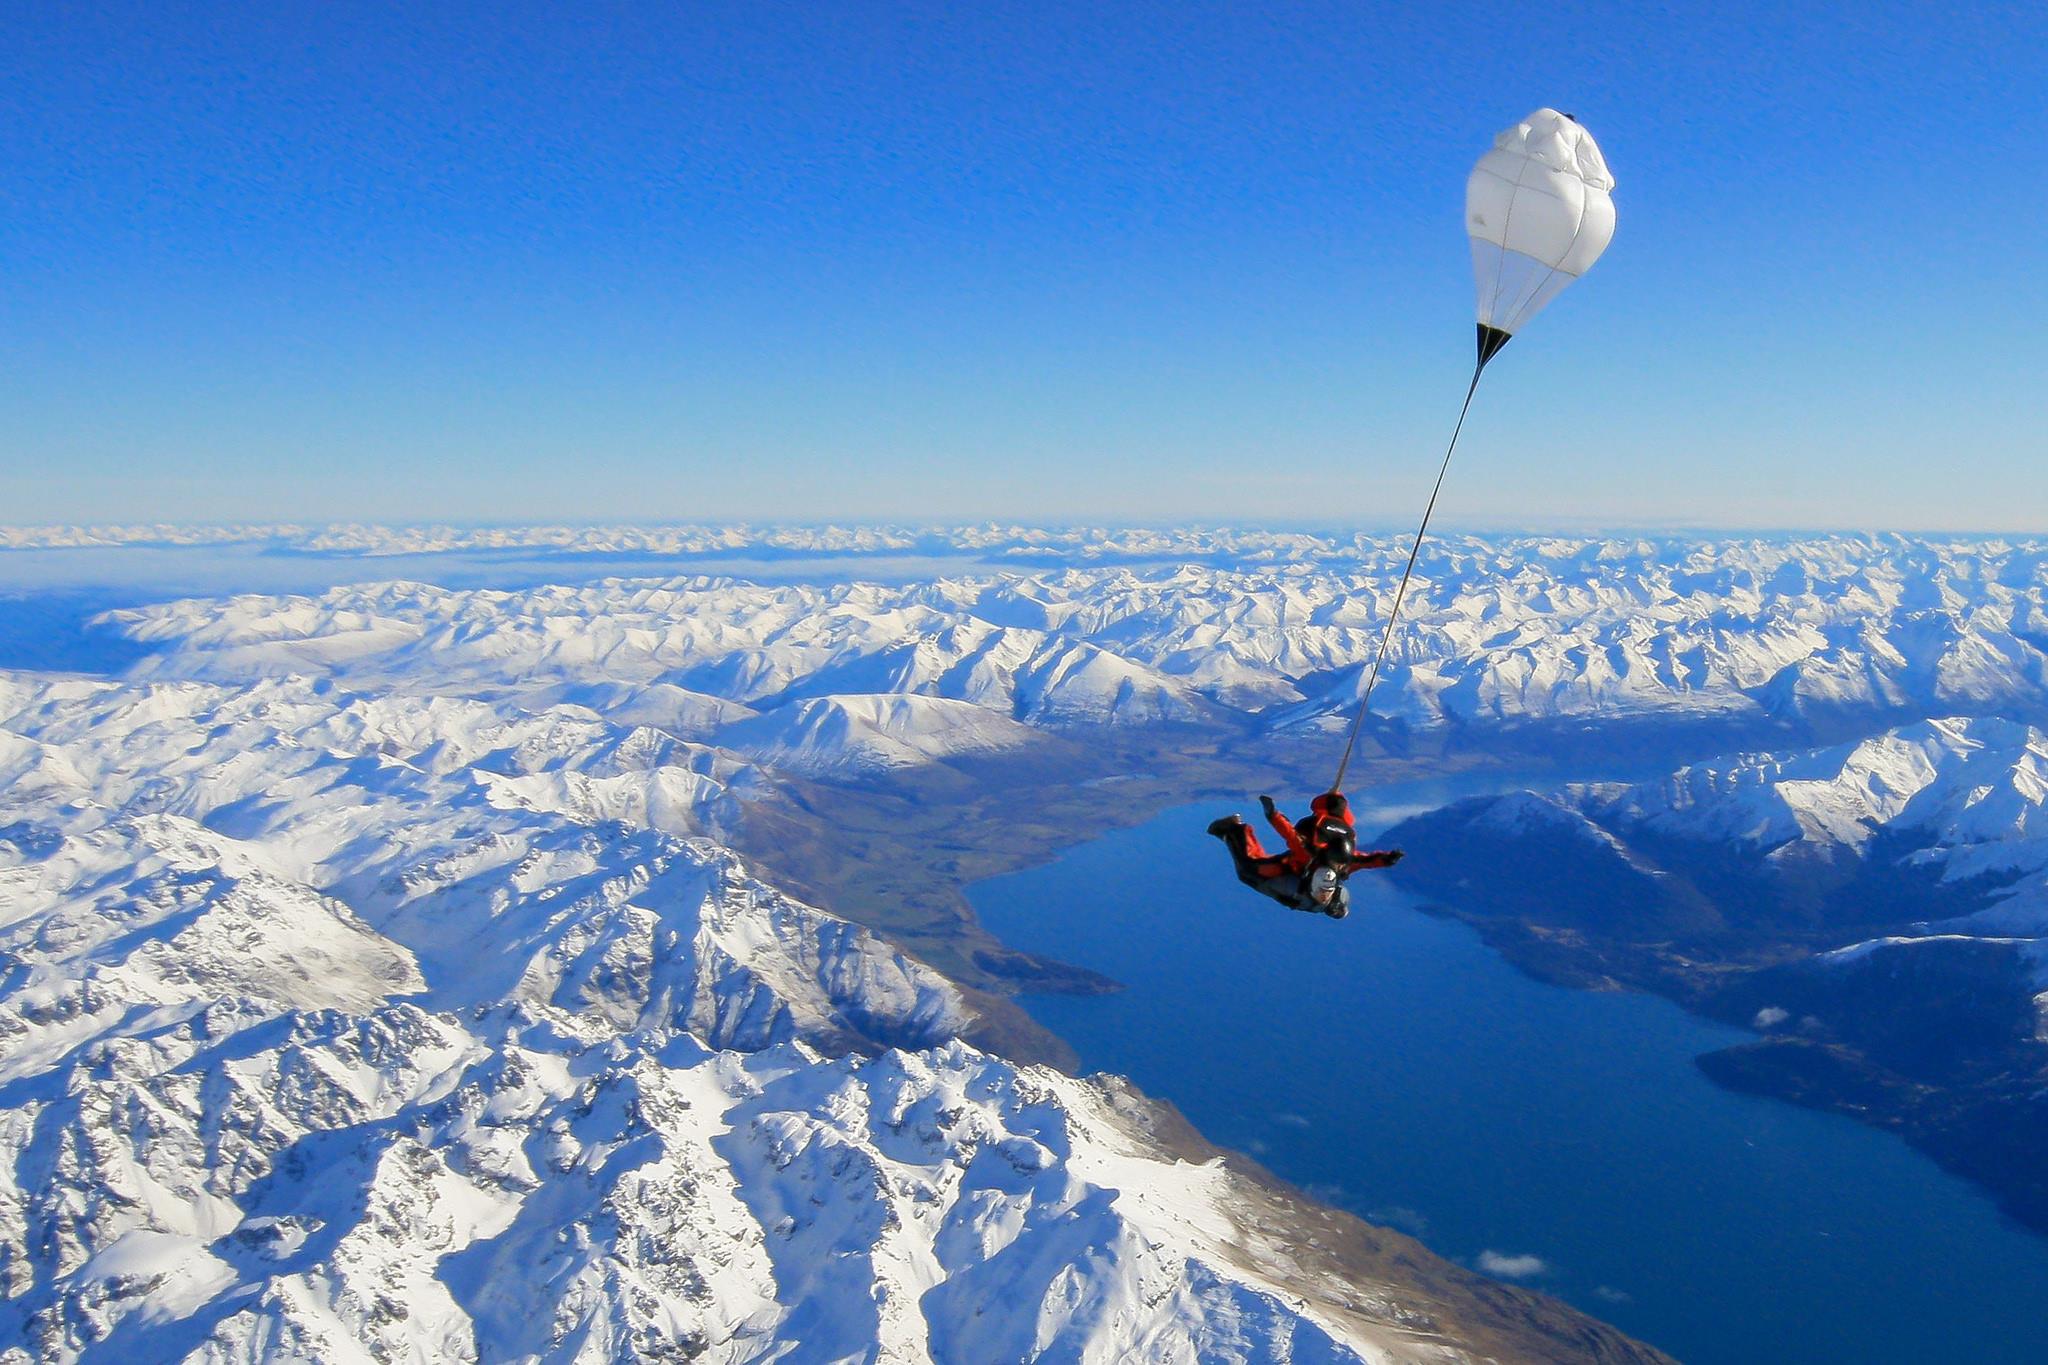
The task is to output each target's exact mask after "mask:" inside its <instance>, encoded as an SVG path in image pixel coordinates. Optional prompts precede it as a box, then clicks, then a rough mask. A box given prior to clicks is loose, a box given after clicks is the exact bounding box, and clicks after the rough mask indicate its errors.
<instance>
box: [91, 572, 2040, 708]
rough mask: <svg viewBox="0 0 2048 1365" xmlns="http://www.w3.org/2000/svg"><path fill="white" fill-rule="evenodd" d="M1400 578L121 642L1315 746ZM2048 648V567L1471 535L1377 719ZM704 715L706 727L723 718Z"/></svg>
mask: <svg viewBox="0 0 2048 1365" xmlns="http://www.w3.org/2000/svg"><path fill="white" fill-rule="evenodd" d="M958 539H959V541H960V543H961V544H965V543H967V542H968V541H970V540H971V539H972V538H971V537H966V536H964V535H962V536H961V537H959V538H958ZM1164 539H1167V541H1168V545H1169V546H1171V545H1173V544H1183V543H1184V541H1185V540H1186V538H1184V540H1183V541H1173V540H1171V538H1164ZM435 543H439V542H435ZM1199 543H1200V540H1199V538H1195V539H1194V540H1193V542H1192V544H1184V548H1192V545H1198V544H1199ZM849 562H852V563H857V562H858V561H857V557H856V558H855V559H852V560H850V561H849ZM1399 567H1400V566H1399V547H1398V546H1397V545H1395V544H1394V543H1392V542H1391V541H1390V542H1388V543H1386V544H1385V545H1381V544H1380V543H1379V542H1364V543H1361V544H1358V545H1354V546H1351V547H1349V548H1348V549H1345V550H1342V552H1339V551H1338V550H1335V549H1331V548H1330V547H1328V546H1325V547H1324V548H1323V551H1322V557H1320V558H1309V559H1305V560H1303V561H1302V562H1299V563H1293V562H1290V563H1286V564H1275V565H1270V566H1266V567H1244V566H1243V561H1240V562H1239V566H1237V567H1212V566H1205V565H1192V564H1190V565H1182V566H1180V567H1121V568H1101V567H1097V568H1077V569H1067V570H1049V571H1042V572H1034V573H1023V572H1005V573H987V572H967V573H964V574H962V575H961V576H958V577H951V578H943V579H940V580H938V581H936V582H921V583H917V584H913V585H909V586H883V585H878V584H861V583H854V584H843V585H837V586H806V585H784V586H767V585H760V584H748V583H740V582H736V581H733V580H730V579H720V578H704V577H696V578H677V579H671V580H665V581H649V580H612V581H606V582H600V583H596V584H592V585H587V586H581V587H551V588H540V589H533V590H529V591H522V592H491V591H450V590H445V589H439V588H428V587H423V586H420V585H417V584H382V585H374V586H364V587H350V588H342V589H336V590H334V591H332V592H328V593H325V594H322V595H319V596H315V597H300V598H270V597H248V598H238V599H235V600H233V601H231V602H229V603H227V604H225V605H223V604H220V603H218V602H211V601H209V602H203V603H182V604H180V603H173V604H166V605H163V606H157V607H150V608H146V609H142V610H138V611H131V612H122V613H117V614H115V615H114V617H113V618H111V619H110V621H109V622H108V626H109V628H111V629H116V630H119V631H120V632H122V633H124V634H125V635H127V636H128V637H130V638H131V639H133V640H134V641H137V642H140V643H144V644H147V645H149V646H150V647H151V648H152V649H154V650H156V651H158V654H157V657H156V658H155V659H154V660H153V661H152V663H151V665H150V666H151V667H152V668H154V669H155V670H156V671H157V672H158V674H159V675H161V676H210V677H223V678H227V677H233V678H242V677H250V676H260V675H263V674H272V673H294V672H299V673H316V674H321V675H325V676H331V677H335V678H338V679H342V680H345V681H347V682H349V683H350V684H351V685H354V686H360V687H365V688H373V689H376V690H385V689H390V688H419V687H426V688H431V689H434V690H437V691H441V692H460V693H465V694H470V695H483V694H486V693H489V692H490V691H491V690H492V689H497V691H498V692H499V693H502V692H503V690H504V689H505V688H507V687H513V686H528V687H533V686H543V685H547V686H554V687H557V688H566V687H573V686H583V687H589V686H602V687H610V688H617V687H641V688H646V687H653V686H657V685H659V686H662V687H667V688H675V689H680V690H681V691H683V692H685V693H694V694H698V695H707V694H708V695H710V696H712V697H716V698H719V699H722V700H724V701H725V702H727V703H739V704H742V705H744V706H746V707H748V708H752V709H754V710H774V709H776V708H778V707H782V706H787V705H789V704H791V703H793V702H796V701H801V700H805V699H809V698H815V697H826V696H835V697H845V696H853V695H876V694H891V695H896V694H913V695H922V696H931V697H940V698H946V699H950V700H955V701H966V702H972V703H974V704H976V705H979V706H983V707H986V708H989V709H991V710H994V711H997V712H1000V713H1002V714H1003V715H1006V716H1008V717H1009V718H1011V719H1014V720H1017V721H1021V722H1024V723H1026V724H1032V725H1041V726H1055V727H1061V726H1068V727H1071V726H1077V725H1095V724H1100V723H1103V722H1113V723H1118V724H1153V723H1161V722H1167V723H1211V722H1218V721H1222V722H1227V723H1236V724H1249V725H1254V726H1257V727H1262V728H1263V727H1289V726H1306V727H1317V726H1328V725H1333V724H1335V723H1337V718H1338V717H1339V716H1340V715H1341V714H1342V713H1343V712H1344V711H1345V710H1346V709H1347V708H1348V707H1349V706H1350V705H1351V704H1352V702H1353V701H1354V700H1355V698H1356V696H1357V693H1358V688H1359V686H1360V683H1361V679H1362V671H1363V666H1364V664H1365V663H1366V662H1367V661H1368V660H1369V659H1370V658H1371V657H1372V654H1373V651H1374V649H1375V648H1376V647H1377V645H1378V642H1379V632H1380V627H1381V624H1382V622H1383V620H1384V615H1383V613H1384V612H1385V611H1386V610H1387V609H1388V608H1389V607H1390V606H1391V604H1392V599H1393V594H1394V588H1395V584H1396V581H1397V579H1398V574H1399ZM2044 650H2048V547H2042V546H2037V545H2031V544H2028V545H2015V544H2011V543H2007V542H1995V541H1994V542H1944V541H1913V540H1903V539H1899V538H1895V537H1881V538H1861V537H1830V538H1818V539H1809V540H1797V541H1771V540H1755V541H1673V540H1640V541H1619V540H1569V539H1558V538H1549V539H1531V538H1521V539H1516V538H1502V539H1493V540H1488V539H1479V538H1469V537H1468V538H1453V539H1447V540H1443V541H1438V542H1432V544H1431V545H1430V546H1429V547H1428V548H1427V549H1426V550H1425V553H1424V555H1423V557H1422V559H1421V562H1420V564H1419V566H1418V578H1417V581H1416V585H1415V587H1414V589H1413V591H1412V594H1411V597H1410V608H1409V615H1408V617H1407V620H1406V624H1405V625H1404V628H1403V629H1402V631H1400V632H1399V633H1398V634H1397V636H1396V640H1395V648H1394V653H1393V656H1392V658H1391V661H1390V673H1389V675H1388V677H1387V679H1386V680H1385V682H1384V683H1383V685H1382V688H1381V690H1380V692H1379V694H1378V698H1379V701H1378V702H1376V706H1379V708H1380V709H1381V710H1382V711H1383V713H1384V714H1387V715H1390V716H1395V717H1399V718H1401V719H1403V720H1405V721H1407V722H1408V723H1410V724H1412V725H1438V724H1455V725H1459V726H1466V727H1473V726H1478V727H1485V726H1493V725H1501V724H1514V723H1520V722H1541V721H1559V720H1573V719H1578V718H1588V717H1599V718H1641V719H1665V720H1670V719H1691V720H1696V719H1706V720H1731V721H1756V720H1763V719H1773V718H1775V719H1780V720H1797V719H1799V718H1802V717H1808V716H1814V715H1828V714H1834V713H1846V714H1862V713H1874V714H1883V715H1886V716H1889V717H1891V718H1894V719H1897V718H1900V717H1914V716H1919V717H1932V716H1939V715H1951V714H1980V713H2001V712H2003V713H2025V714H2028V715H2036V714H2038V715H2041V716H2048V652H2044ZM705 719H706V724H705V727H704V728H703V729H702V730H701V731H700V732H699V733H701V734H706V735H708V734H710V733H713V732H714V731H715V726H716V724H717V723H718V717H717V716H716V715H715V713H709V712H707V714H706V718H705Z"/></svg>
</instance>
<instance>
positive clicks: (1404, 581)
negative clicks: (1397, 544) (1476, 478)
mask: <svg viewBox="0 0 2048 1365" xmlns="http://www.w3.org/2000/svg"><path fill="white" fill-rule="evenodd" d="M1502 339H1503V340H1505V338H1502ZM1482 344H1483V340H1482ZM1493 349H1494V350H1495V351H1498V350H1499V349H1500V348H1499V347H1498V346H1495V347H1494V348H1493ZM1491 359H1493V357H1492V356H1491V355H1489V354H1487V353H1486V351H1485V350H1482V351H1481V352H1480V356H1479V363H1478V364H1477V365H1476V366H1474V367H1473V369H1472V383H1471V385H1470V386H1469V387H1468V388H1467V389H1466V390H1465V404H1464V406H1463V407H1461V408H1459V409H1458V424H1457V425H1456V426H1455V427H1452V428H1451V443H1450V444H1449V445H1447V446H1445V447H1444V459H1443V463H1442V464H1440V465H1438V466H1437V470H1436V487H1434V488H1432V489H1430V490H1429V503H1428V505H1427V506H1425V507H1424V508H1423V509H1422V524H1421V525H1420V526H1418V527H1416V528H1415V543H1414V544H1413V545H1410V546H1409V547H1408V563H1407V565H1406V566H1405V567H1404V568H1403V569H1402V570H1401V586H1400V587H1399V588H1396V589H1395V590H1394V609H1393V610H1392V611H1390V612H1388V613H1387V624H1386V628H1385V629H1384V630H1382V631H1381V632H1380V651H1379V654H1378V655H1377V656H1375V657H1374V659H1373V661H1372V671H1371V672H1370V673H1368V674H1367V675H1366V678H1365V694H1364V695H1363V696H1361V697H1360V698H1359V699H1358V715H1357V717H1356V718H1355V719H1354V720H1353V721H1352V722H1351V734H1350V736H1349V737H1348V738H1347V739H1346V740H1345V741H1344V757H1342V758H1341V759H1339V760H1337V775H1336V776H1335V777H1333V778H1331V779H1330V790H1331V791H1332V792H1337V791H1342V790H1343V788H1344V773H1345V771H1346V770H1347V769H1348V768H1350V766H1351V751H1352V750H1353V749H1354V748H1356V747H1357V746H1358V735H1359V732H1360V731H1361V730H1363V729H1364V728H1365V716H1366V712H1368V711H1370V710H1371V709H1372V690H1373V688H1374V687H1376V686H1378V684H1379V680H1380V666H1381V665H1382V664H1384V663H1385V662H1386V661H1387V646H1388V645H1389V644H1391V643H1393V639H1394V626H1395V623H1397V622H1398V621H1399V620H1400V619H1401V603H1402V602H1403V601H1405V600H1406V599H1407V597H1408V580H1409V578H1410V577H1412V576H1413V575H1414V573H1415V558H1416V556H1417V555H1419V554H1421V553H1422V540H1423V537H1424V536H1427V535H1428V534H1429V518H1430V515H1431V514H1432V513H1433V512H1435V511H1436V499H1437V494H1439V493H1441V492H1443V491H1444V475H1445V474H1447V473H1449V472H1450V468H1451V456H1452V454H1453V453H1454V452H1456V450H1457V449H1458V436H1459V433H1461V432H1463V431H1464V430H1465V414H1467V413H1469V412H1470V411H1472V395H1473V394H1475V393H1477V392H1479V376H1480V375H1482V374H1484V373H1485V372H1486V362H1487V361H1489V360H1491Z"/></svg>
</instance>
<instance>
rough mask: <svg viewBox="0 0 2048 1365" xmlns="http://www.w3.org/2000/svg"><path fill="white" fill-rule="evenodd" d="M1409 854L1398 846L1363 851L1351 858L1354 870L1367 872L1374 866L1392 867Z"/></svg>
mask: <svg viewBox="0 0 2048 1365" xmlns="http://www.w3.org/2000/svg"><path fill="white" fill-rule="evenodd" d="M1406 856H1407V855H1406V854H1404V853H1402V852H1401V850H1400V849H1398V848H1389V849H1381V850H1377V851H1375V852H1372V853H1361V854H1359V855H1358V856H1357V857H1355V858H1353V859H1352V860H1351V870H1352V871H1353V872H1365V871H1368V870H1370V869H1372V868H1378V867H1392V866H1393V865H1394V864H1395V863H1398V862H1400V861H1401V859H1402V858H1404V857H1406Z"/></svg>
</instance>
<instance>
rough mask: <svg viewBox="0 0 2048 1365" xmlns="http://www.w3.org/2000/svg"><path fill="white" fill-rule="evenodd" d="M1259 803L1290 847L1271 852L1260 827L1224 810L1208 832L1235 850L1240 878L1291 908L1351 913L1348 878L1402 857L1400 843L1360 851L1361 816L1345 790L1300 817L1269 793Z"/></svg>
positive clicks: (1314, 803)
mask: <svg viewBox="0 0 2048 1365" xmlns="http://www.w3.org/2000/svg"><path fill="white" fill-rule="evenodd" d="M1259 805H1260V807H1261V808H1262V809H1263V810H1264V811H1265V812H1266V822H1267V823H1268V824H1270V825H1271V826H1272V827H1273V830H1274V832H1275V833H1277V834H1278V835H1279V836H1280V837H1281V838H1282V839H1284V840H1286V843H1287V851H1286V852H1285V853H1281V854H1272V853H1268V852H1266V850H1265V848H1264V847H1263V846H1262V845H1261V844H1260V843H1259V836H1258V833H1257V832H1256V831H1255V830H1253V829H1252V827H1251V826H1250V825H1247V824H1246V823H1245V822H1244V817H1242V816H1239V815H1226V816H1224V817H1223V818H1222V819H1221V820H1218V821H1216V822H1215V823H1213V824H1211V825H1210V826H1209V833H1211V834H1213V835H1215V836H1216V837H1217V838H1219V839H1221V840H1222V841H1223V845H1224V847H1225V848H1228V849H1229V850H1230V860H1231V862H1232V863H1234V864H1236V866H1237V879H1238V880H1239V881H1241V882H1243V883H1244V884H1245V885H1246V886H1249V887H1251V888H1252V889H1253V890H1255V891H1257V892H1259V893H1260V894H1262V895H1266V896H1270V897H1272V898H1273V899H1274V900H1276V901H1279V902H1280V903H1281V904H1282V905H1284V906H1287V907H1288V908H1289V909H1293V910H1306V911H1309V912H1310V913H1313V914H1323V915H1328V916H1329V917H1330V918H1331V919H1343V918H1344V916H1346V915H1348V914H1350V913H1351V893H1350V892H1349V891H1348V890H1347V889H1346V888H1345V886H1344V879H1345V878H1347V877H1349V876H1350V875H1351V874H1352V873H1354V872H1358V871H1362V870H1364V869H1366V868H1380V867H1392V866H1393V865H1394V864H1395V863H1398V862H1400V861H1401V851H1400V850H1399V849H1388V850H1384V851H1376V852H1372V853H1360V852H1359V851H1358V829H1357V822H1356V820H1355V819H1354V818H1353V816H1352V814H1351V803H1350V802H1348V801H1346V800H1345V799H1344V796H1343V793H1341V792H1327V793H1325V794H1323V795H1321V796H1318V797H1317V798H1315V800H1313V801H1311V802H1310V803H1309V813H1308V814H1307V815H1305V816H1303V817H1302V818H1301V819H1300V820H1298V821H1295V820H1289V819H1288V818H1287V817H1286V816H1284V815H1282V814H1281V813H1280V809H1279V807H1278V806H1276V805H1274V804H1273V798H1272V797H1270V796H1262V797H1260V798H1259Z"/></svg>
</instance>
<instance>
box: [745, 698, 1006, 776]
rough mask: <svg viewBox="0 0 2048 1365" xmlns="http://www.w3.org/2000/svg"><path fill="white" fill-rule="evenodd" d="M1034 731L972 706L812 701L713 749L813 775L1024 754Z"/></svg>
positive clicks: (762, 720) (931, 701) (753, 724)
mask: <svg viewBox="0 0 2048 1365" xmlns="http://www.w3.org/2000/svg"><path fill="white" fill-rule="evenodd" d="M1035 740H1036V736H1034V734H1033V733H1032V731H1031V730H1030V729H1029V728H1027V727H1026V726H1024V725H1021V724H1019V723H1018V722H1016V721H1014V720H1012V719H1010V717H1009V716H1008V715H1006V714H1004V713H1002V712H1000V711H991V710H990V709H988V708H987V707H985V706H977V705H975V704H974V703H973V702H966V701H953V700H951V699H949V698H945V697H927V696H920V695H916V694H907V695H904V694H886V693H885V694H882V695H870V696H831V697H816V698H813V699H811V700H808V701H802V702H797V703H795V704H793V705H791V706H788V707H784V708H783V709H781V710H779V711H773V712H770V713H768V714H767V715H764V716H760V717H757V718H756V719H754V720H752V721H749V722H744V723H741V724H738V725H733V726H728V727H727V728H725V729H724V730H723V731H722V732H721V734H720V736H719V742H720V743H721V744H723V745H725V746H726V747H728V748H732V749H735V750H737V751H739V752H741V753H744V754H746V755H747V756H749V757H750V758H753V759H756V760H758V761H759V762H762V763H765V764H768V765H769V766H771V767H775V768H780V769H784V770H787V771H790V772H801V773H809V774H812V775H815V776H832V775H837V774H845V775H856V776H857V775H861V774H868V773H875V772H887V771H892V770H898V769H905V768H919V767H923V766H924V765H926V764H929V763H937V762H943V761H944V760H946V759H949V758H975V757H985V756H988V755H991V754H1001V753H1009V752H1012V751H1015V750H1018V749H1024V748H1028V747H1030V746H1031V745H1032V744H1033V743H1034V742H1035Z"/></svg>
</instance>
